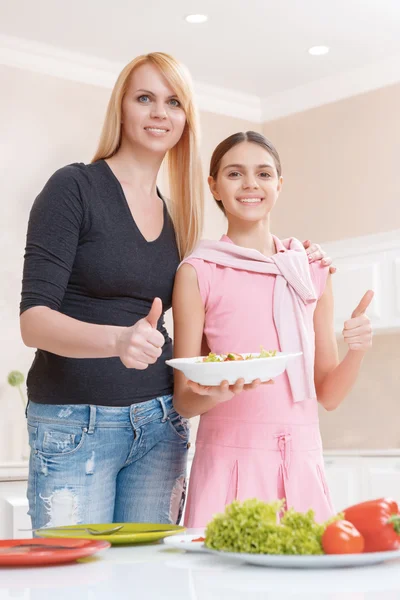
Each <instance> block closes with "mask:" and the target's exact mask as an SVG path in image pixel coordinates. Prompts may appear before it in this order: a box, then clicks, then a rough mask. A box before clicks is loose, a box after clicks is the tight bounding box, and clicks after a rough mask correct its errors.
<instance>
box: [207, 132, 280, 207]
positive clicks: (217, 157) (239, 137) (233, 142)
mask: <svg viewBox="0 0 400 600" xmlns="http://www.w3.org/2000/svg"><path fill="white" fill-rule="evenodd" d="M242 142H251V143H253V144H258V145H259V146H261V147H262V148H264V149H265V150H266V151H267V152H268V154H270V155H271V156H272V158H273V159H274V162H275V166H276V171H277V173H278V177H280V176H281V175H282V167H281V159H280V158H279V154H278V152H277V150H276V148H275V146H274V145H273V144H272V143H271V142H270V141H269V140H268V139H267V138H266V137H265V136H263V135H262V134H261V133H257V131H246V132H244V131H239V133H234V134H233V135H230V136H229V137H227V138H226V139H225V140H223V141H222V142H221V143H220V144H218V146H217V147H216V148H215V150H214V152H213V154H212V157H211V161H210V176H211V177H212V178H213V179H214V180H215V179H217V177H218V171H219V168H220V166H221V160H222V159H223V157H224V156H225V154H226V153H227V152H228V151H229V150H230V149H231V148H233V147H234V146H237V145H238V144H241V143H242ZM214 200H215V198H214ZM215 201H216V203H217V205H218V206H219V208H220V209H221V210H222V212H223V213H225V209H224V206H223V204H222V202H219V201H218V200H215Z"/></svg>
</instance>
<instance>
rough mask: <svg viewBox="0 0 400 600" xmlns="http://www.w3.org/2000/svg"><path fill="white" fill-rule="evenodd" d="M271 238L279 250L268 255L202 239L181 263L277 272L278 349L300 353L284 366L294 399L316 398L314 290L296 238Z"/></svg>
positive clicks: (296, 400)
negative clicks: (198, 261)
mask: <svg viewBox="0 0 400 600" xmlns="http://www.w3.org/2000/svg"><path fill="white" fill-rule="evenodd" d="M273 238H274V242H275V245H276V248H277V250H278V253H277V254H274V255H273V256H270V257H267V256H264V255H263V254H262V253H261V252H259V251H258V250H254V249H251V248H243V247H241V246H236V244H233V243H231V242H230V241H212V240H203V241H201V242H200V243H199V244H198V246H197V247H196V248H195V249H194V251H193V253H192V254H191V255H190V256H188V257H187V258H186V259H185V260H184V261H182V263H181V264H183V263H185V262H186V261H188V260H190V259H193V258H199V259H202V260H204V261H206V262H212V263H215V264H217V265H221V266H224V267H230V268H232V269H241V270H245V271H253V272H255V273H266V274H272V275H276V283H275V287H274V302H273V305H274V321H275V326H276V329H277V332H278V337H279V343H280V346H281V350H282V352H302V353H303V354H302V356H301V357H299V358H296V359H293V360H291V361H289V362H288V365H287V369H286V371H287V374H288V378H289V382H290V387H291V391H292V396H293V401H294V402H300V401H302V400H306V399H312V398H315V397H316V392H315V385H314V325H313V315H312V311H309V310H306V307H307V306H308V305H309V304H310V303H313V302H316V301H317V293H316V290H315V289H314V286H313V283H312V279H311V274H310V268H309V263H308V258H307V254H306V251H305V249H304V247H303V245H302V243H301V242H300V241H299V240H297V239H296V238H290V239H288V240H284V241H283V242H282V241H280V240H279V239H278V238H277V237H275V236H273ZM279 250H280V251H279ZM282 250H283V251H282Z"/></svg>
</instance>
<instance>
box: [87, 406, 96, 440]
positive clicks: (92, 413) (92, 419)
mask: <svg viewBox="0 0 400 600" xmlns="http://www.w3.org/2000/svg"><path fill="white" fill-rule="evenodd" d="M89 408H90V416H89V428H88V431H87V432H88V433H90V434H92V433H94V426H95V425H96V407H95V406H93V405H92V404H91V405H90V406H89Z"/></svg>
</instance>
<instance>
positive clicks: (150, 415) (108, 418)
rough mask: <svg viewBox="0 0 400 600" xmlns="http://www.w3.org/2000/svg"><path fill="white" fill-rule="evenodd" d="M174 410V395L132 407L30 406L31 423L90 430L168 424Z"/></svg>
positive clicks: (29, 419) (31, 404) (28, 409)
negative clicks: (155, 422)
mask: <svg viewBox="0 0 400 600" xmlns="http://www.w3.org/2000/svg"><path fill="white" fill-rule="evenodd" d="M171 409H172V395H167V396H160V397H158V398H154V399H153V400H148V401H147V402H141V403H140V404H132V405H131V406H96V405H92V404H38V403H35V402H29V405H28V408H27V417H28V423H30V424H33V423H39V422H40V423H53V424H54V423H60V424H63V425H66V424H68V425H79V426H84V427H87V429H88V432H89V433H91V432H93V431H94V428H95V427H112V426H114V427H121V426H122V427H123V426H129V427H130V426H132V425H136V426H140V425H145V424H146V423H148V422H150V421H154V420H155V419H159V418H160V417H161V418H162V419H165V420H167V416H168V413H169V412H170V411H171Z"/></svg>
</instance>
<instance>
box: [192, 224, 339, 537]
mask: <svg viewBox="0 0 400 600" xmlns="http://www.w3.org/2000/svg"><path fill="white" fill-rule="evenodd" d="M274 239H275V243H276V245H277V250H278V251H284V247H283V245H282V243H281V242H280V241H279V240H278V239H277V238H274ZM222 241H225V242H231V240H229V238H228V237H227V236H223V237H222ZM231 243H232V242H231ZM187 262H189V263H190V264H191V265H192V266H193V267H194V268H195V269H196V272H197V279H198V283H199V289H200V294H201V297H202V300H203V302H204V307H205V325H204V335H205V338H206V340H207V344H208V347H209V348H210V351H211V352H215V353H217V354H218V353H224V352H239V353H240V352H257V351H258V350H259V349H260V346H263V347H264V348H265V349H266V350H274V349H276V350H280V345H279V339H278V334H277V330H276V327H275V323H274V319H273V305H272V303H273V294H274V285H275V279H276V277H275V275H269V274H262V273H254V272H249V271H244V270H239V269H234V268H230V267H223V266H220V265H216V264H214V263H211V262H206V261H203V260H201V259H196V258H192V259H191V258H189V259H188V260H187ZM310 271H311V278H312V282H313V285H314V287H315V290H316V292H317V296H318V298H319V297H320V296H321V295H322V293H323V291H324V288H325V284H326V279H327V274H328V268H326V267H325V268H324V267H321V265H320V263H319V262H318V263H312V264H311V265H310ZM315 306H316V302H314V303H313V304H311V305H310V307H309V310H311V311H314V310H315ZM247 498H258V499H260V500H264V501H265V502H271V501H273V500H276V499H277V498H285V499H286V505H287V506H288V507H294V508H295V510H297V511H301V512H304V511H307V510H308V509H309V508H312V509H313V510H314V511H315V516H316V519H317V521H320V522H322V521H324V520H326V519H327V518H329V517H330V516H331V515H332V514H334V509H333V506H332V503H331V499H330V495H329V490H328V486H327V482H326V478H325V472H324V462H323V456H322V442H321V436H320V431H319V423H318V409H317V401H316V399H305V400H304V401H302V402H293V398H292V393H291V388H290V384H289V380H288V376H287V374H286V373H283V374H282V375H280V376H279V377H277V378H276V379H275V383H274V384H273V385H262V386H260V387H259V388H258V389H256V390H252V391H248V392H243V393H242V394H239V395H237V396H234V397H233V398H232V400H229V401H228V402H224V403H222V404H219V405H218V406H216V407H215V408H213V409H212V410H210V411H209V412H207V413H205V414H203V415H202V416H201V417H200V424H199V429H198V433H197V439H196V452H195V456H194V460H193V466H192V470H191V476H190V483H189V491H188V498H187V504H186V511H185V526H186V527H204V526H205V525H206V524H207V523H208V522H209V521H210V520H211V519H212V517H213V515H214V514H216V513H218V512H222V511H223V510H224V508H225V506H226V505H227V504H229V503H230V502H232V501H233V500H235V499H237V500H245V499H247Z"/></svg>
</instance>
